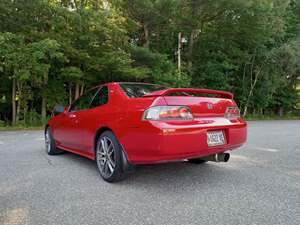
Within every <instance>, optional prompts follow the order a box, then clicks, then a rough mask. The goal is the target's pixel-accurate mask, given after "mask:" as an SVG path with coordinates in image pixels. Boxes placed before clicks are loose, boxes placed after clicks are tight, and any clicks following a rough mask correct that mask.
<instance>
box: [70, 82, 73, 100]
mask: <svg viewBox="0 0 300 225" xmlns="http://www.w3.org/2000/svg"><path fill="white" fill-rule="evenodd" d="M72 101H73V98H72V84H69V105H71V104H72Z"/></svg>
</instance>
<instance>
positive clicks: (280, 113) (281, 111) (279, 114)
mask: <svg viewBox="0 0 300 225" xmlns="http://www.w3.org/2000/svg"><path fill="white" fill-rule="evenodd" d="M283 112H284V110H283V107H282V106H280V107H279V109H278V116H280V117H282V116H283Z"/></svg>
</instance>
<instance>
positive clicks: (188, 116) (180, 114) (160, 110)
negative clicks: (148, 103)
mask: <svg viewBox="0 0 300 225" xmlns="http://www.w3.org/2000/svg"><path fill="white" fill-rule="evenodd" d="M143 119H144V120H172V119H174V120H192V119H193V115H192V112H191V110H190V108H188V107H186V106H154V107H151V108H149V109H147V110H146V111H145V113H144V116H143Z"/></svg>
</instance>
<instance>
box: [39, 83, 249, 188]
mask: <svg viewBox="0 0 300 225" xmlns="http://www.w3.org/2000/svg"><path fill="white" fill-rule="evenodd" d="M54 114H55V116H54V117H52V118H51V119H50V120H49V122H48V123H47V125H46V127H45V143H46V149H47V152H48V154H49V155H55V154H58V153H61V152H62V151H70V152H73V153H76V154H79V155H82V156H85V157H87V158H90V159H92V160H96V162H97V165H98V168H99V171H100V175H101V176H102V178H103V179H104V180H106V181H108V182H114V181H117V180H119V179H120V178H121V177H122V175H123V174H124V173H125V172H126V171H127V170H129V169H130V168H132V166H133V165H137V164H151V163H159V162H167V161H173V160H184V159H187V160H188V162H191V163H204V162H206V161H215V162H219V161H221V162H227V161H228V160H229V157H230V155H229V153H225V151H228V150H232V149H235V148H238V147H240V146H241V145H242V144H244V143H245V142H246V138H247V124H246V122H245V121H244V120H243V119H241V118H240V111H239V109H238V107H237V105H236V103H235V102H234V100H233V95H232V94H231V93H229V92H224V91H216V90H209V89H194V88H166V87H164V86H160V85H155V84H145V83H130V82H119V83H108V84H104V85H100V86H97V87H95V88H92V89H90V90H89V91H87V92H86V93H85V94H84V95H82V96H81V97H79V98H78V99H77V100H76V101H75V102H74V103H73V104H71V106H69V107H66V108H64V107H63V106H56V107H55V109H54Z"/></svg>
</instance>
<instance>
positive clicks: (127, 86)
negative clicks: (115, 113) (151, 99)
mask: <svg viewBox="0 0 300 225" xmlns="http://www.w3.org/2000/svg"><path fill="white" fill-rule="evenodd" d="M119 85H120V86H121V88H122V89H123V91H124V92H125V93H126V95H127V96H128V97H129V98H139V97H143V96H144V95H146V94H149V93H151V92H154V91H160V90H165V89H167V87H164V86H161V85H156V84H137V83H119Z"/></svg>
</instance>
